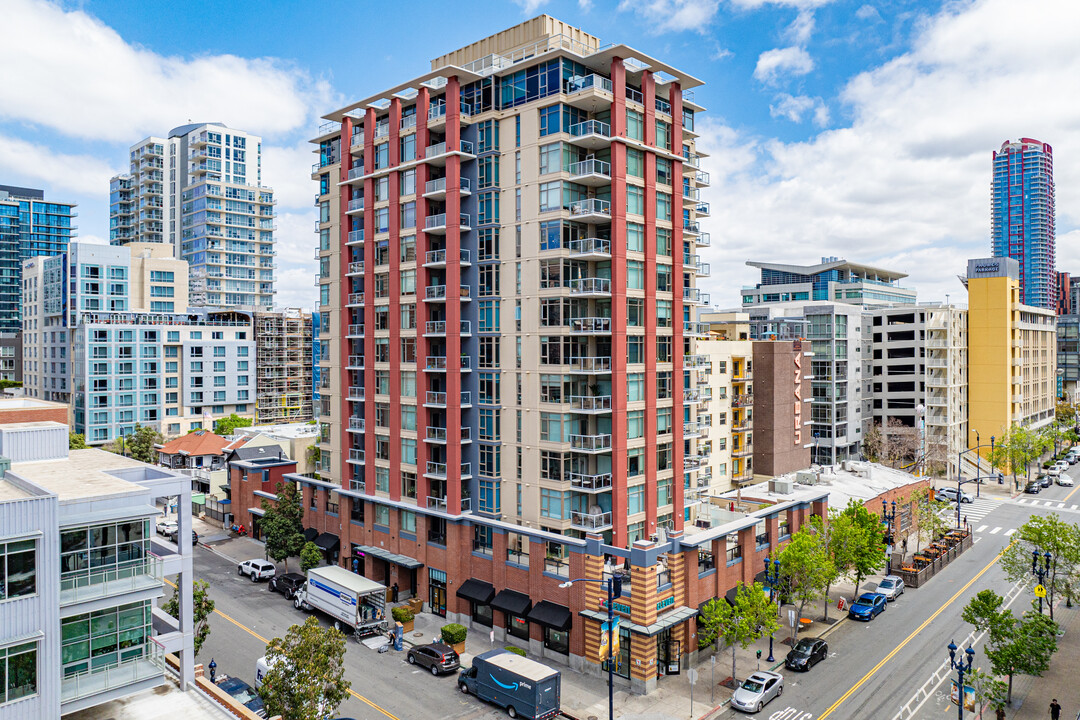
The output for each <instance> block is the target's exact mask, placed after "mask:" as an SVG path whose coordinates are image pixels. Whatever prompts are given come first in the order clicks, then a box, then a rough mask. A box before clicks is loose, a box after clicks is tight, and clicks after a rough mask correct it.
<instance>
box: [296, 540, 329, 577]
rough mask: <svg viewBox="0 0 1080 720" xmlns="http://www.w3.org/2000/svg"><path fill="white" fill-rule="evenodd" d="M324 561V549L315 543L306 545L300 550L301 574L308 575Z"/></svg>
mask: <svg viewBox="0 0 1080 720" xmlns="http://www.w3.org/2000/svg"><path fill="white" fill-rule="evenodd" d="M322 561H323V552H322V549H321V548H320V547H319V546H318V545H316V544H315V543H313V542H309V543H304V547H303V548H301V550H300V572H302V573H305V574H306V573H307V571H308V570H310V569H311V568H316V567H319V565H321V564H322Z"/></svg>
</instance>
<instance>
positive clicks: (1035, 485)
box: [1024, 480, 1043, 495]
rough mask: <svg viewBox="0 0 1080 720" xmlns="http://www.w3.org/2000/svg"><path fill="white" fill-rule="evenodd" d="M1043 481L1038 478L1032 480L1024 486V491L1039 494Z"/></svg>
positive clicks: (1029, 493)
mask: <svg viewBox="0 0 1080 720" xmlns="http://www.w3.org/2000/svg"><path fill="white" fill-rule="evenodd" d="M1042 488H1043V486H1042V483H1041V482H1039V481H1038V480H1031V481H1029V482H1028V484H1027V485H1025V486H1024V492H1026V493H1027V494H1028V495H1038V494H1039V493H1040V492H1041V491H1042Z"/></svg>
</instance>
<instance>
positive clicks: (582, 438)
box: [570, 434, 611, 450]
mask: <svg viewBox="0 0 1080 720" xmlns="http://www.w3.org/2000/svg"><path fill="white" fill-rule="evenodd" d="M570 447H571V448H572V449H574V450H610V449H611V435H608V434H603V435H571V436H570Z"/></svg>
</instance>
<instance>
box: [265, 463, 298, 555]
mask: <svg viewBox="0 0 1080 720" xmlns="http://www.w3.org/2000/svg"><path fill="white" fill-rule="evenodd" d="M262 509H263V517H262V520H260V521H259V527H260V528H262V531H263V537H264V539H265V542H266V554H267V556H269V557H270V558H272V559H273V560H274V561H275V562H284V563H285V570H286V571H288V569H289V558H291V557H294V556H296V555H299V554H300V551H301V550H302V549H303V547H304V542H305V539H304V508H303V506H302V504H301V502H300V494H299V492H297V490H296V483H293V482H281V483H278V486H277V500H276V501H275V502H274V503H271V502H270V501H269V500H263V501H262Z"/></svg>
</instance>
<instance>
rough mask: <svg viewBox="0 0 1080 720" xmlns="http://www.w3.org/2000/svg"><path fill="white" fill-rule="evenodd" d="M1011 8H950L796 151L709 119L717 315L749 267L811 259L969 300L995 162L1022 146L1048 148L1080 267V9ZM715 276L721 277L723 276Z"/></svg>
mask: <svg viewBox="0 0 1080 720" xmlns="http://www.w3.org/2000/svg"><path fill="white" fill-rule="evenodd" d="M1014 13H1015V5H1014V4H1013V3H1011V2H1010V1H1009V0H983V1H982V2H978V3H975V4H965V5H958V4H956V5H949V6H948V9H946V10H945V11H943V12H941V13H939V14H938V15H936V16H934V17H932V18H929V19H927V20H926V21H925V22H924V23H923V24H922V25H921V26H920V30H919V34H918V36H917V37H916V39H915V41H914V44H913V46H912V49H911V50H910V51H909V52H907V53H906V54H903V55H901V56H899V57H896V58H895V59H893V60H891V61H890V62H888V63H886V64H884V65H881V66H880V67H876V68H873V69H871V70H869V71H867V72H864V73H862V74H860V75H858V76H856V77H854V78H853V79H852V80H851V81H850V82H849V83H848V84H847V86H846V87H845V89H844V91H843V93H842V94H841V98H840V99H841V100H842V102H843V103H845V104H846V106H847V114H848V115H849V116H850V117H851V118H852V120H851V122H850V125H849V126H848V127H843V128H836V129H829V130H826V131H822V132H820V133H818V134H817V135H815V136H812V137H810V138H809V139H807V140H805V141H801V142H782V141H779V140H770V139H766V138H761V137H755V136H752V135H747V134H745V133H742V132H739V131H737V130H734V129H732V128H729V127H725V126H723V125H722V124H720V123H719V122H717V121H713V122H709V121H708V120H704V121H702V122H701V123H700V125H699V132H700V133H701V134H702V135H701V139H700V140H699V144H700V146H701V147H702V149H703V150H704V151H705V152H707V153H710V155H711V157H709V158H706V159H705V160H704V161H703V169H704V170H706V171H709V172H711V173H712V186H711V187H710V188H708V189H706V190H705V191H704V197H705V199H707V200H711V202H712V213H713V215H712V217H711V218H708V219H706V220H704V221H703V225H704V229H706V230H711V232H712V237H713V243H712V248H711V249H703V250H702V253H703V254H704V255H705V256H706V259H707V260H711V261H712V266H713V268H714V277H713V278H712V279H711V280H709V281H705V282H703V283H702V284H703V285H706V284H708V283H711V285H712V287H711V288H710V289H711V290H712V291H713V292H712V296H713V300H714V302H718V303H720V304H722V305H732V304H737V303H738V294H737V288H738V287H739V285H741V284H752V283H753V282H755V281H756V277H755V274H754V273H753V272H752V271H751V270H750V269H749V268H746V267H745V266H744V263H745V262H746V260H748V259H751V258H754V259H773V260H779V259H783V260H785V261H790V262H800V263H801V262H817V261H818V260H819V259H820V257H821V256H822V255H838V256H841V257H847V258H848V259H851V260H859V261H863V262H868V263H877V264H881V265H883V266H886V267H890V268H893V269H896V270H899V271H903V272H907V273H909V274H910V278H909V279H908V281H906V282H905V283H904V284H906V285H910V286H914V287H917V288H918V289H919V293H920V298H922V299H926V300H931V299H943V298H944V295H945V293H949V294H950V295H951V297H952V299H953V300H954V301H961V302H962V301H963V299H964V291H963V288H962V286H961V285H960V284H959V283H958V282H957V280H956V275H957V274H958V273H961V272H963V271H964V269H965V263H966V259H967V258H972V257H985V256H987V255H989V254H990V249H989V245H990V243H989V231H990V217H989V216H990V212H989V200H990V197H989V186H990V173H991V152H992V151H993V150H995V149H997V148H998V147H999V146H1000V144H1001V143H1002V141H1004V140H1006V139H1016V138H1017V137H1019V136H1026V137H1034V138H1038V139H1040V140H1044V141H1046V142H1049V143H1051V144H1052V145H1053V146H1054V151H1055V154H1056V155H1057V156H1058V163H1056V167H1055V172H1056V177H1055V181H1056V189H1057V227H1058V234H1059V237H1058V267H1059V269H1062V270H1080V227H1078V226H1080V211H1078V210H1077V209H1076V208H1078V207H1080V165H1078V164H1077V163H1074V162H1070V161H1065V159H1071V158H1076V157H1080V133H1077V132H1076V131H1077V128H1080V97H1077V96H1076V95H1075V94H1074V93H1068V92H1063V90H1062V88H1068V87H1072V86H1073V85H1074V84H1075V78H1076V77H1078V76H1080V46H1078V45H1077V44H1076V43H1075V38H1076V37H1077V35H1078V34H1080V6H1072V5H1061V4H1060V3H1054V2H1051V1H1049V0H1043V1H1040V2H1032V3H1028V4H1026V5H1025V21H1024V22H1023V23H1016V22H1013V21H1012V18H1013V17H1014ZM720 268H722V269H723V271H722V272H717V269H720Z"/></svg>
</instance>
